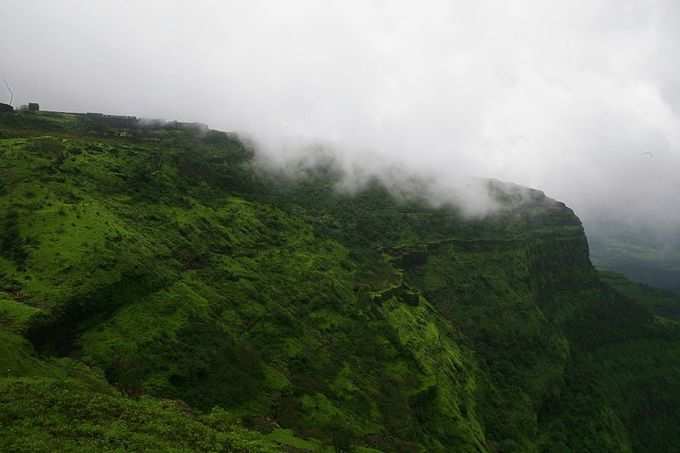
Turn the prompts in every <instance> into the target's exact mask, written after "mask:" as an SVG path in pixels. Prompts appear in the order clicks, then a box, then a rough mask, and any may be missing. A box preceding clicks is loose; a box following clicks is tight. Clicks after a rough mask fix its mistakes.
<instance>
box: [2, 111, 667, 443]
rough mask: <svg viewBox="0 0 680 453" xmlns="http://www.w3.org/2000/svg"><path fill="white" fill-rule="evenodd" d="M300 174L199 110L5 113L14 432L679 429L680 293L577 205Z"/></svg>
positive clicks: (65, 438)
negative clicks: (620, 255) (281, 168)
mask: <svg viewBox="0 0 680 453" xmlns="http://www.w3.org/2000/svg"><path fill="white" fill-rule="evenodd" d="M302 173H304V174H303V175H297V177H291V176H290V175H288V174H276V173H272V172H265V171H263V170H261V169H260V167H259V166H258V165H256V160H255V159H254V155H253V152H252V150H251V149H250V147H249V146H248V145H247V144H244V143H243V142H242V141H241V140H239V139H238V137H236V136H234V135H232V134H226V133H222V132H217V131H208V130H204V129H202V128H200V127H196V126H193V125H183V124H178V123H170V124H153V125H148V124H147V125H142V124H140V123H136V122H130V121H127V120H126V121H125V122H124V124H119V122H115V121H114V122H112V123H110V124H107V122H106V120H105V118H96V121H94V122H93V119H92V118H88V117H86V116H79V115H65V114H50V113H33V114H31V113H16V114H3V115H2V116H0V388H1V391H0V395H1V396H0V422H1V423H0V450H8V451H83V450H94V451H106V450H131V451H139V450H151V451H153V450H157V451H161V450H162V451H168V450H172V449H175V450H177V451H191V450H195V451H280V450H283V451H286V450H288V451H324V450H327V451H334V450H335V451H364V452H369V451H386V452H393V451H403V452H413V451H461V452H466V451H467V452H525V451H526V452H538V451H545V452H555V451H557V452H559V451H564V452H567V451H578V452H580V451H592V452H601V451H616V452H621V451H624V452H625V451H650V452H652V451H674V450H673V448H677V445H680V439H679V438H678V434H677V432H676V431H677V430H676V429H675V427H676V426H677V424H678V422H680V414H678V413H677V412H678V411H675V408H677V407H679V406H678V404H680V368H678V366H677V365H676V363H677V362H676V361H674V360H676V358H677V357H679V354H680V329H679V327H678V324H677V322H676V321H675V320H674V319H672V318H674V316H671V315H673V314H677V312H678V311H677V309H676V308H675V307H676V305H675V304H677V303H678V301H677V300H675V299H673V296H670V295H665V296H664V298H662V299H663V301H662V302H659V300H661V299H658V297H657V296H658V295H657V296H652V295H650V294H652V293H651V292H650V290H649V289H648V288H642V289H640V288H638V287H636V288H635V291H633V290H631V287H629V286H626V281H625V280H622V281H623V282H624V283H623V284H621V282H620V281H618V280H617V281H618V282H619V284H614V283H615V282H614V281H613V280H616V279H613V277H612V276H611V275H609V274H607V275H605V278H602V277H601V276H600V275H598V273H597V272H596V271H595V270H594V269H593V267H592V266H591V264H590V261H589V258H588V246H587V242H586V239H585V235H584V233H583V229H582V227H581V225H580V222H579V220H578V218H577V217H576V216H575V215H574V214H573V213H572V212H571V210H569V209H568V208H566V207H565V206H564V205H563V204H561V203H558V202H555V201H553V200H551V199H549V198H547V197H545V196H544V195H543V194H542V193H540V192H537V191H531V190H527V189H522V188H519V187H516V186H512V185H507V184H501V183H498V182H489V184H488V189H489V190H490V192H491V193H492V194H493V195H494V196H495V197H496V198H497V199H498V201H499V203H500V204H501V206H502V208H501V209H500V210H499V211H498V212H496V213H495V214H493V215H490V216H487V217H485V218H483V219H467V218H464V217H463V216H462V215H461V213H460V212H459V211H458V210H457V209H456V208H455V207H453V206H446V205H444V206H438V207H434V206H430V205H428V203H427V202H426V201H425V200H424V199H423V197H422V196H420V195H422V194H418V193H415V194H410V195H408V196H402V195H399V196H397V195H395V194H394V193H392V192H391V191H390V190H388V189H386V188H385V187H384V186H383V185H382V184H381V183H380V182H379V181H377V180H375V181H370V182H369V183H368V184H367V185H366V186H365V187H363V188H362V189H361V190H360V191H358V193H352V194H349V193H343V192H341V191H337V190H335V187H336V185H337V183H338V182H339V180H340V178H341V177H342V175H341V172H340V171H339V170H338V169H337V168H336V167H334V166H333V164H332V161H328V162H324V163H321V164H319V165H317V166H316V167H311V168H310V167H307V168H306V169H305V170H304V171H303V172H302ZM617 278H618V277H617ZM654 297H657V299H654ZM659 297H660V296H659ZM650 298H651V299H650ZM652 299H653V301H652V302H650V300H652ZM677 306H680V305H677ZM5 370H7V371H5ZM675 451H678V450H675Z"/></svg>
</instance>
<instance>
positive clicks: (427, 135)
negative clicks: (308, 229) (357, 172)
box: [0, 0, 680, 231]
mask: <svg viewBox="0 0 680 453" xmlns="http://www.w3.org/2000/svg"><path fill="white" fill-rule="evenodd" d="M0 7H1V8H0V14H1V15H2V18H3V21H2V23H3V25H2V28H1V29H0V77H3V78H5V79H7V80H8V82H9V83H10V84H11V85H12V87H13V88H14V92H15V104H20V103H26V102H28V101H36V102H39V103H40V104H41V106H42V108H43V109H52V110H64V111H97V112H111V113H121V114H132V115H137V116H143V117H152V118H165V119H179V120H187V121H200V122H205V123H208V124H209V125H210V126H211V127H213V128H219V129H228V130H235V131H242V132H246V133H248V134H250V135H252V136H253V137H255V138H256V139H257V140H258V141H259V142H260V143H261V144H262V145H263V147H265V148H266V149H267V152H269V153H274V154H281V153H286V152H287V151H284V150H283V147H282V145H283V144H288V146H287V148H290V147H291V146H290V144H291V143H301V142H302V143H304V142H323V143H328V144H332V145H333V146H334V147H336V148H337V149H339V150H341V152H342V153H343V155H345V156H348V159H351V160H353V161H356V162H362V161H363V160H364V159H366V160H368V159H367V158H365V157H364V156H368V155H372V156H376V155H377V156H382V158H384V159H385V160H388V161H390V160H397V161H404V162H407V163H408V165H409V166H411V167H412V168H414V169H417V170H429V171H433V172H436V173H437V174H438V175H439V178H441V179H442V180H454V179H456V178H459V177H460V176H461V175H472V176H480V177H485V176H488V177H495V178H500V179H503V180H508V181H513V182H517V183H520V184H524V185H529V186H532V187H536V188H540V189H542V190H544V191H545V192H546V193H547V194H548V195H549V196H552V197H553V198H558V199H560V200H562V201H565V202H566V203H567V204H568V205H570V206H571V207H573V208H574V209H575V210H576V212H577V214H579V215H580V216H581V217H582V218H583V219H584V220H585V221H586V224H588V222H593V223H594V222H595V220H596V219H597V217H598V216H601V215H607V216H613V218H615V219H617V220H619V221H621V222H627V221H634V222H643V221H645V220H644V219H647V220H646V222H647V223H651V224H654V225H657V226H663V227H664V228H667V227H673V228H676V229H678V230H679V231H680V207H679V206H680V73H679V70H680V57H678V56H679V55H680V2H678V1H676V0H669V1H647V0H635V1H627V0H614V1H596V0H586V1H577V0H568V1H563V2H558V1H513V2H505V1H500V0H499V1H495V2H485V1H479V0H476V1H469V2H467V1H421V2H398V1H368V0H361V1H349V0H343V1H337V2H336V1H313V0H310V1H286V2H284V1H278V0H272V1H254V0H247V1H191V2H189V1H185V2H172V1H168V0H164V1H157V2H151V1H134V2H132V1H131V2H127V1H125V2H121V1H115V2H114V1H110V2H109V1H102V0H97V1H91V0H87V1H61V0H45V1H37V0H35V1H29V0H16V1H12V0H0ZM370 161H371V162H373V164H371V165H374V162H375V161H376V158H375V157H372V158H371V159H370ZM650 219H651V221H650Z"/></svg>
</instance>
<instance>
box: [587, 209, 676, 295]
mask: <svg viewBox="0 0 680 453" xmlns="http://www.w3.org/2000/svg"><path fill="white" fill-rule="evenodd" d="M589 230H590V233H589V235H588V239H589V244H590V256H591V259H592V260H593V263H594V264H595V265H596V266H597V267H599V268H602V269H608V270H611V271H615V272H620V273H622V274H624V275H626V277H628V278H629V279H631V280H634V281H636V282H639V283H645V284H647V285H650V286H653V287H656V288H662V289H667V290H671V291H674V292H676V293H680V231H679V232H677V233H673V232H666V233H663V234H661V233H659V232H656V231H644V230H639V229H634V228H632V227H627V226H625V225H620V224H617V223H615V222H604V223H600V224H596V225H595V226H593V227H592V228H589Z"/></svg>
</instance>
